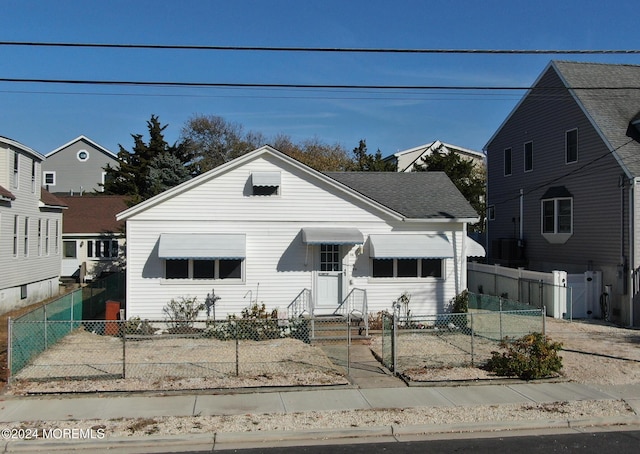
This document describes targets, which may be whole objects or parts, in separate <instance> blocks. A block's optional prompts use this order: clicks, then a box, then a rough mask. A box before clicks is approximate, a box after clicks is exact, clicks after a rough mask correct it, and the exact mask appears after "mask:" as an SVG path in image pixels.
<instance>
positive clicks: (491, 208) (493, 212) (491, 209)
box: [487, 205, 496, 221]
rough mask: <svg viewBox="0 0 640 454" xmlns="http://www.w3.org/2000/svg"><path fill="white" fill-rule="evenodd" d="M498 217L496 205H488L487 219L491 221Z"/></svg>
mask: <svg viewBox="0 0 640 454" xmlns="http://www.w3.org/2000/svg"><path fill="white" fill-rule="evenodd" d="M495 218H496V207H495V206H494V205H489V206H488V207H487V219H488V220H490V221H493V220H495Z"/></svg>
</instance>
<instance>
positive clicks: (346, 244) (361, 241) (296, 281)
mask: <svg viewBox="0 0 640 454" xmlns="http://www.w3.org/2000/svg"><path fill="white" fill-rule="evenodd" d="M117 219H118V220H124V221H126V231H127V253H126V255H127V271H126V272H127V295H126V308H127V309H126V310H127V317H128V318H131V317H135V316H139V317H141V318H148V319H162V318H163V311H162V309H163V307H164V306H165V304H167V303H168V302H169V300H170V299H171V298H179V297H188V296H189V297H194V296H195V297H198V299H199V300H200V301H203V302H204V300H205V298H206V296H207V294H209V293H211V292H212V291H215V295H217V296H219V297H220V298H221V299H220V300H219V301H218V302H217V304H216V308H215V310H216V315H217V317H225V316H226V315H227V314H239V313H240V312H241V311H242V309H243V308H245V307H248V306H250V305H251V304H253V303H258V304H262V303H264V304H265V305H266V307H267V309H269V310H272V309H281V310H285V309H287V308H289V311H290V315H291V310H292V309H294V308H295V311H294V315H299V314H300V313H302V312H307V313H315V314H327V313H332V312H334V311H336V310H337V309H338V308H339V307H340V306H341V304H342V303H343V302H345V301H347V302H349V301H356V300H357V302H358V304H360V303H363V302H364V301H366V302H367V303H368V308H365V309H364V310H368V311H369V312H377V311H380V310H384V309H391V307H392V303H393V301H394V300H397V299H398V297H399V296H400V295H401V294H402V293H404V292H407V293H409V294H411V303H410V304H411V311H412V313H414V314H432V313H437V312H441V311H443V310H445V307H446V305H447V303H448V302H449V300H450V299H451V298H452V297H454V296H455V295H456V294H458V293H459V292H461V291H462V290H464V289H465V287H466V257H467V251H468V250H469V249H470V248H471V247H472V246H477V244H474V243H473V242H472V241H471V240H470V239H469V238H468V237H467V232H466V228H467V224H468V223H472V222H477V219H478V217H477V214H476V213H475V211H474V210H473V209H472V208H471V206H470V205H469V204H468V202H467V201H466V200H465V199H464V197H463V196H462V195H461V194H460V193H459V192H458V190H457V189H456V188H455V186H454V185H453V183H452V182H451V181H450V180H449V178H448V177H447V176H446V175H445V174H444V173H440V172H412V173H396V172H380V173H376V172H339V173H333V172H332V173H321V172H318V171H316V170H313V169H311V168H310V167H307V166H306V165H304V164H302V163H300V162H298V161H296V160H294V159H292V158H290V157H288V156H286V155H285V154H283V153H281V152H279V151H277V150H275V149H273V148H271V147H269V146H264V147H261V148H259V149H257V150H254V151H253V152H251V153H248V154H246V155H244V156H241V157H239V158H237V159H235V160H233V161H231V162H228V163H226V164H224V165H222V166H220V167H217V168H215V169H213V170H211V171H209V172H207V173H205V174H202V175H200V176H198V177H196V178H194V179H192V180H190V181H187V182H185V183H183V184H181V185H179V186H176V187H174V188H172V189H170V190H168V191H165V192H164V193H162V194H159V195H157V196H155V197H153V198H151V199H149V200H146V201H144V202H142V203H140V204H138V205H136V206H134V207H132V208H129V209H128V210H126V211H123V212H122V213H119V214H118V215H117ZM354 295H357V298H354ZM342 308H344V305H343V306H342Z"/></svg>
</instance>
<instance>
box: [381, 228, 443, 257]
mask: <svg viewBox="0 0 640 454" xmlns="http://www.w3.org/2000/svg"><path fill="white" fill-rule="evenodd" d="M369 239H370V241H371V243H370V253H369V255H370V256H371V257H372V258H375V259H422V258H450V257H453V246H452V244H451V243H450V242H449V239H448V238H447V237H446V236H445V235H441V234H432V235H429V234H398V235H370V236H369Z"/></svg>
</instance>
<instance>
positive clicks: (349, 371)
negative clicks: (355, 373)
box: [347, 312, 351, 375]
mask: <svg viewBox="0 0 640 454" xmlns="http://www.w3.org/2000/svg"><path fill="white" fill-rule="evenodd" d="M347 375H351V312H349V313H348V314H347Z"/></svg>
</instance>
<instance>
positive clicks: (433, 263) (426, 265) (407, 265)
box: [371, 258, 443, 278]
mask: <svg viewBox="0 0 640 454" xmlns="http://www.w3.org/2000/svg"><path fill="white" fill-rule="evenodd" d="M442 265H443V263H442V259H411V258H410V259H372V266H373V271H372V273H371V277H405V278H427V277H434V278H441V277H442Z"/></svg>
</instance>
